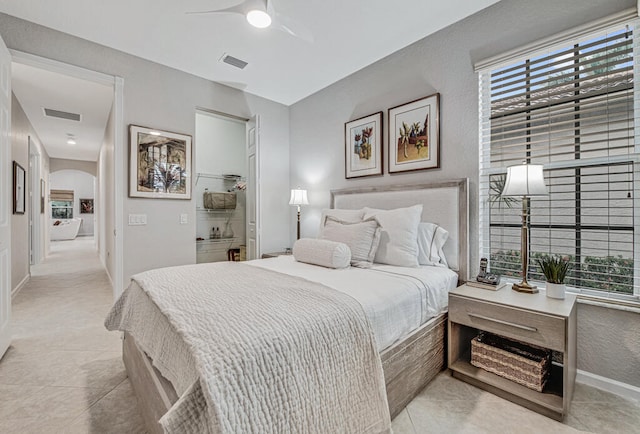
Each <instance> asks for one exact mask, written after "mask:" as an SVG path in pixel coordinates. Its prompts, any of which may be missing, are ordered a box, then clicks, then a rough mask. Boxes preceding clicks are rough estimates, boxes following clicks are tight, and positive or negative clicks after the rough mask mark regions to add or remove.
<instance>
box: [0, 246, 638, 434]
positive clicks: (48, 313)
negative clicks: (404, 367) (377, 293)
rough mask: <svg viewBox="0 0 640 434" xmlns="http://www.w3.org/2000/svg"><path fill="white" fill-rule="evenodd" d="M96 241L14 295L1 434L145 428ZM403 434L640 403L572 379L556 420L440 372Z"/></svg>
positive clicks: (401, 427)
mask: <svg viewBox="0 0 640 434" xmlns="http://www.w3.org/2000/svg"><path fill="white" fill-rule="evenodd" d="M112 301H113V296H112V293H111V286H110V284H109V281H108V278H107V275H106V273H105V272H104V270H103V269H102V267H101V265H100V262H99V260H98V257H97V254H96V253H95V245H94V243H93V240H92V239H86V238H78V239H77V240H75V241H60V242H55V243H52V254H51V256H49V257H48V258H47V260H46V262H45V263H43V264H41V265H39V266H37V267H34V269H33V277H32V278H31V280H30V282H29V283H28V284H27V285H26V286H25V287H24V288H23V289H22V291H21V292H20V293H19V294H18V296H17V297H16V298H15V299H14V301H13V318H12V321H11V324H12V327H13V344H12V346H11V347H10V348H9V350H8V352H7V353H6V354H5V356H4V357H3V358H2V360H0V433H20V434H23V433H25V434H26V433H38V434H39V433H101V434H102V433H119V434H124V433H143V432H144V426H143V422H142V419H141V417H140V415H139V412H138V408H137V402H136V398H135V395H134V394H133V391H132V389H131V385H130V383H129V380H128V379H127V378H126V372H125V370H124V366H123V364H122V359H121V342H120V337H119V335H118V334H117V333H113V332H107V331H106V330H105V329H104V327H103V325H102V322H103V320H104V317H105V315H106V313H107V311H108V309H109V307H110V305H111V303H112ZM393 429H394V432H395V433H396V434H407V433H416V434H418V433H575V432H578V431H586V432H594V433H640V405H639V404H638V403H637V402H631V401H628V400H624V399H622V398H620V397H617V396H615V395H612V394H609V393H606V392H603V391H600V390H598V389H594V388H591V387H587V386H583V385H580V384H578V385H577V388H576V392H575V397H574V399H573V403H572V406H571V412H570V414H569V417H568V418H567V420H566V421H565V423H559V422H556V421H553V420H551V419H548V418H546V417H544V416H541V415H539V414H537V413H534V412H531V411H529V410H526V409H524V408H522V407H520V406H518V405H515V404H512V403H511V402H508V401H505V400H503V399H501V398H498V397H496V396H494V395H492V394H490V393H488V392H484V391H482V390H479V389H477V388H475V387H473V386H470V385H468V384H466V383H463V382H461V381H458V380H456V379H453V378H451V376H449V375H448V374H447V373H446V372H443V373H441V374H440V375H438V376H437V377H436V379H435V380H434V381H433V382H431V384H429V386H428V387H427V388H426V389H425V390H424V391H423V392H422V393H421V394H420V395H419V396H418V397H416V398H415V399H414V400H413V401H412V402H411V403H410V404H409V406H408V407H407V408H406V409H405V410H404V411H403V412H402V413H401V414H400V415H399V416H398V417H397V418H396V419H395V420H394V421H393Z"/></svg>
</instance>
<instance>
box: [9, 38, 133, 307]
mask: <svg viewBox="0 0 640 434" xmlns="http://www.w3.org/2000/svg"><path fill="white" fill-rule="evenodd" d="M9 52H10V53H11V60H12V62H15V63H19V64H23V65H28V66H33V67H36V68H40V69H44V70H47V71H50V72H56V73H59V74H64V75H67V76H71V77H75V78H80V79H83V80H88V81H93V82H95V83H101V84H106V85H110V86H112V87H113V93H114V95H113V112H114V125H113V137H114V152H113V159H114V161H113V167H114V185H113V190H114V191H113V194H114V195H115V196H114V201H113V203H114V210H113V212H114V225H115V230H114V232H115V233H114V234H113V236H114V237H115V242H114V250H115V251H114V252H113V255H114V258H115V259H114V276H109V277H110V278H111V279H112V281H111V285H112V287H113V294H114V297H118V296H119V295H120V294H121V293H122V291H123V290H124V288H123V285H124V282H123V280H124V279H123V273H124V263H123V252H124V250H123V248H124V243H123V239H122V234H123V227H124V215H123V210H124V180H125V172H124V168H125V154H126V153H125V145H126V141H125V134H126V131H125V130H126V129H125V128H124V113H123V112H124V79H123V78H122V77H118V76H115V75H109V74H105V73H102V72H97V71H92V70H90V69H86V68H81V67H79V66H75V65H70V64H68V63H63V62H60V61H57V60H53V59H48V58H46V57H41V56H36V55H33V54H29V53H25V52H23V51H18V50H11V49H10V50H9ZM109 235H110V234H105V236H109ZM98 236H99V235H98ZM107 275H109V273H107Z"/></svg>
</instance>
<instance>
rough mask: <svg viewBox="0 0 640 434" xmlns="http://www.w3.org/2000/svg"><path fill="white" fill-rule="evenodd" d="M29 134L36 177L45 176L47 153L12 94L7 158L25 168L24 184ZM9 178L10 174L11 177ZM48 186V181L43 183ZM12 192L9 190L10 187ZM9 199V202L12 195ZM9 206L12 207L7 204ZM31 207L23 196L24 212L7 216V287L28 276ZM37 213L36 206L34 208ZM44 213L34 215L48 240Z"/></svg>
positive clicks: (29, 202) (28, 178)
mask: <svg viewBox="0 0 640 434" xmlns="http://www.w3.org/2000/svg"><path fill="white" fill-rule="evenodd" d="M29 137H31V143H32V144H33V145H34V146H36V147H38V150H39V152H40V177H41V178H42V179H45V180H47V179H48V177H49V176H48V171H49V156H48V155H47V152H46V151H45V150H44V148H43V147H42V144H41V142H40V139H39V138H38V136H37V134H36V132H35V130H34V129H33V126H32V125H31V122H29V119H28V118H27V115H26V114H25V112H24V110H23V109H22V106H21V105H20V103H19V102H18V99H17V98H16V97H15V95H13V94H12V95H11V159H12V160H14V161H17V162H18V164H20V165H21V166H22V167H23V168H24V170H25V171H26V181H27V184H29V183H30V182H31V173H30V169H29ZM12 179H13V177H12ZM47 188H48V183H47ZM12 191H13V190H12ZM35 191H36V192H37V193H36V194H39V192H40V186H39V185H38V186H36V188H35ZM9 200H10V201H13V194H12V195H11V198H10V199H9ZM11 209H13V207H12V206H11ZM30 209H31V201H30V200H29V197H28V195H27V197H26V199H25V213H24V214H13V215H12V216H11V289H12V290H15V289H16V288H17V287H18V285H19V284H20V283H21V282H22V281H23V280H24V279H25V278H26V277H27V276H29V275H30V269H29V268H30V265H29V210H30ZM36 212H39V209H38V210H36ZM46 213H47V211H46V210H45V213H44V214H38V216H36V218H38V219H40V224H41V228H42V231H43V237H45V238H43V239H46V240H48V237H49V235H48V228H47V227H46V225H45V224H44V222H45V220H46V217H45V216H46ZM46 246H48V242H47V243H43V245H42V252H41V253H42V256H43V257H44V252H45V248H46Z"/></svg>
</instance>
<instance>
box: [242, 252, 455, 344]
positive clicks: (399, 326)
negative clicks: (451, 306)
mask: <svg viewBox="0 0 640 434" xmlns="http://www.w3.org/2000/svg"><path fill="white" fill-rule="evenodd" d="M247 263H248V264H250V265H253V266H256V267H261V268H267V269H270V270H274V271H278V272H281V273H285V274H289V275H291V276H299V277H303V278H305V279H307V280H311V281H313V282H318V283H321V284H323V285H325V286H328V287H330V288H333V289H336V290H338V291H340V292H343V293H345V294H347V295H349V296H351V297H352V298H354V299H356V300H357V301H358V303H360V305H361V306H362V307H363V308H364V311H365V313H366V314H367V318H368V319H369V322H370V323H371V326H372V328H373V332H374V335H375V337H376V344H377V348H378V351H382V350H384V349H385V348H387V347H389V346H391V345H392V344H393V343H394V342H396V341H398V340H400V339H402V338H404V337H405V336H407V335H408V334H409V333H411V332H412V331H413V330H415V329H416V328H418V327H420V325H422V324H424V323H425V322H427V321H428V320H429V319H430V318H433V317H435V316H437V315H439V314H441V313H443V312H446V311H447V305H448V297H449V291H450V290H452V289H455V288H456V286H457V283H458V275H457V274H456V273H455V272H453V271H451V270H449V269H448V268H444V267H431V266H422V267H418V268H406V267H394V266H391V265H379V264H374V265H373V267H371V268H365V269H363V268H353V267H352V268H347V269H340V270H335V269H331V268H324V267H317V266H314V265H309V264H305V263H302V262H297V261H296V260H295V259H294V258H293V256H291V255H286V256H285V255H283V256H278V257H277V258H272V259H264V260H257V261H250V262H247Z"/></svg>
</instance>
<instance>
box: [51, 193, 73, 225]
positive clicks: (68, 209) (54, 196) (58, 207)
mask: <svg viewBox="0 0 640 434" xmlns="http://www.w3.org/2000/svg"><path fill="white" fill-rule="evenodd" d="M51 218H53V219H72V218H73V190H51Z"/></svg>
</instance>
